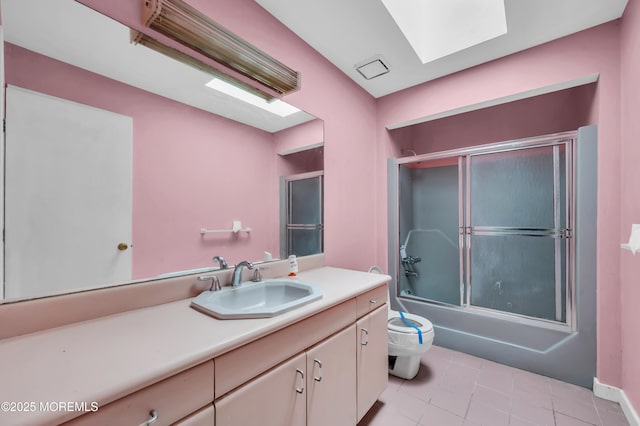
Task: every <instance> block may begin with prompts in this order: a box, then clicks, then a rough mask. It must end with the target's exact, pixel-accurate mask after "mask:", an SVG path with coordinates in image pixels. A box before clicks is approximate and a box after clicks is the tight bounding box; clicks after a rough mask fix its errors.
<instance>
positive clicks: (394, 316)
mask: <svg viewBox="0 0 640 426" xmlns="http://www.w3.org/2000/svg"><path fill="white" fill-rule="evenodd" d="M403 314H404V317H405V318H406V319H408V320H409V321H411V322H412V323H413V324H414V325H415V326H416V327H417V328H418V329H419V330H420V332H421V333H423V334H427V333H430V332H432V331H433V324H431V321H429V320H428V319H426V318H423V317H421V316H419V315H414V314H410V313H408V312H403ZM387 327H388V329H389V331H394V332H396V333H403V334H418V330H416V329H415V328H414V327H411V326H409V325H407V323H405V322H404V321H403V320H402V318H401V317H400V312H398V311H392V310H389V315H388V320H387Z"/></svg>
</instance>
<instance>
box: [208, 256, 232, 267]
mask: <svg viewBox="0 0 640 426" xmlns="http://www.w3.org/2000/svg"><path fill="white" fill-rule="evenodd" d="M211 260H213V261H214V262H218V263H219V264H220V269H228V268H229V265H227V261H226V260H224V257H222V256H215V257H214V258H213V259H211Z"/></svg>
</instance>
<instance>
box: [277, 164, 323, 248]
mask: <svg viewBox="0 0 640 426" xmlns="http://www.w3.org/2000/svg"><path fill="white" fill-rule="evenodd" d="M285 182H286V195H285V197H286V237H285V238H286V255H287V256H289V255H292V254H295V255H296V256H308V255H312V254H318V253H322V251H323V249H324V195H323V194H324V190H323V187H324V176H323V172H312V173H304V174H301V175H295V176H290V177H287V178H285Z"/></svg>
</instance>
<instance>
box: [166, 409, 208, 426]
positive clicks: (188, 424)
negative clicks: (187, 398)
mask: <svg viewBox="0 0 640 426" xmlns="http://www.w3.org/2000/svg"><path fill="white" fill-rule="evenodd" d="M215 422H216V410H215V408H214V407H213V404H209V405H207V406H206V407H204V408H202V409H200V410H198V411H196V412H195V413H193V414H191V415H190V416H187V417H185V418H184V419H182V420H180V421H178V422H177V423H174V424H173V425H172V426H213V425H214V424H215Z"/></svg>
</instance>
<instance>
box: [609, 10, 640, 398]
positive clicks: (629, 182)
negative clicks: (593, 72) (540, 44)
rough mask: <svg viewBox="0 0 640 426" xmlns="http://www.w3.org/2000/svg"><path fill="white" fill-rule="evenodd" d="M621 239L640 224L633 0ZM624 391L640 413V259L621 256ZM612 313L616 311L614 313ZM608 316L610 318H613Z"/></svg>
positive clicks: (638, 30) (638, 52) (626, 31)
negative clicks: (636, 224) (634, 224)
mask: <svg viewBox="0 0 640 426" xmlns="http://www.w3.org/2000/svg"><path fill="white" fill-rule="evenodd" d="M621 46H622V88H623V90H622V229H621V230H622V235H621V237H620V241H621V242H626V241H627V240H628V238H629V231H630V229H631V224H632V223H640V185H638V162H639V161H640V120H639V119H638V112H639V111H640V82H639V81H638V76H640V3H639V2H638V1H637V0H630V1H629V4H628V6H627V9H626V11H625V13H624V16H623V19H622V31H621ZM621 272H622V292H621V299H622V319H621V326H622V387H623V389H624V391H625V393H626V394H627V396H628V398H629V400H630V401H631V402H632V404H633V405H634V407H635V408H636V411H640V363H639V362H638V360H640V310H638V306H637V305H638V302H639V301H640V280H639V279H638V277H640V259H638V257H637V256H636V257H634V256H633V255H632V254H631V253H630V252H628V251H624V252H622V262H621ZM612 312H613V311H612ZM612 312H609V313H608V314H611V313H612Z"/></svg>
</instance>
